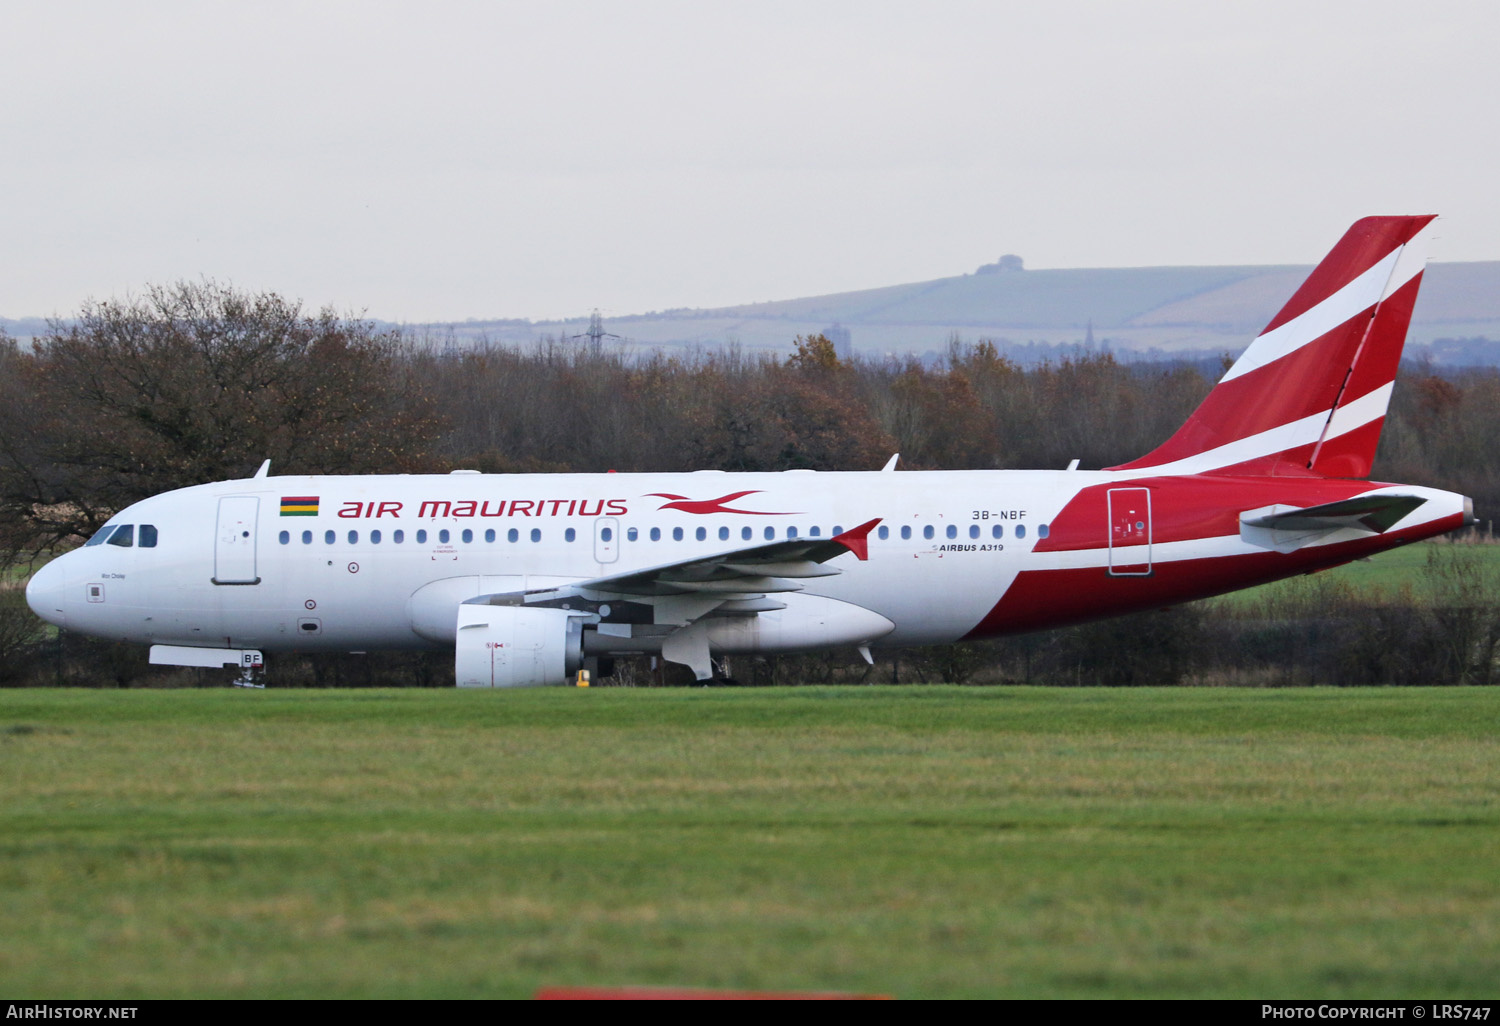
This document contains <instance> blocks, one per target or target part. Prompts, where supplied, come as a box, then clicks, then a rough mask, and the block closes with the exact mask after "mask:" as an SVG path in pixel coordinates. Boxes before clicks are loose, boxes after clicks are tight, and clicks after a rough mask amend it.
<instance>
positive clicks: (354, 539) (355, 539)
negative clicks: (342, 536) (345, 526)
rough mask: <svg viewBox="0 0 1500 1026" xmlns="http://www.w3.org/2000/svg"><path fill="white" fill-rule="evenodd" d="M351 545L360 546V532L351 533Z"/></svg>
mask: <svg viewBox="0 0 1500 1026" xmlns="http://www.w3.org/2000/svg"><path fill="white" fill-rule="evenodd" d="M349 544H350V545H358V544H359V532H358V531H350V532H349Z"/></svg>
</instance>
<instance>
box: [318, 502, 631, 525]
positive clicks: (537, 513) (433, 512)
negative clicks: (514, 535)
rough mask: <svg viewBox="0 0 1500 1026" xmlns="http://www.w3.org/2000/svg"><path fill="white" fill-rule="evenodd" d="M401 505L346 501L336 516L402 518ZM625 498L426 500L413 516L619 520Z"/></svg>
mask: <svg viewBox="0 0 1500 1026" xmlns="http://www.w3.org/2000/svg"><path fill="white" fill-rule="evenodd" d="M405 505H406V504H405V503H401V502H346V503H344V505H343V507H342V508H341V509H340V510H339V516H341V517H343V518H344V519H346V520H379V519H381V518H383V517H394V518H396V519H397V520H400V519H401V510H402V509H403V507H404V506H405ZM625 513H626V506H625V500H624V499H484V500H479V499H463V500H460V501H458V502H454V501H452V500H450V499H427V500H424V501H423V502H422V504H421V505H420V506H418V507H417V514H416V517H417V519H418V520H420V519H422V518H423V517H431V518H432V519H434V520H435V519H438V518H440V517H622V516H624V515H625Z"/></svg>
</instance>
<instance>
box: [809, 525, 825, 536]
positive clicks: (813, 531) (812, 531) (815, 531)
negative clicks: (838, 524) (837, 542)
mask: <svg viewBox="0 0 1500 1026" xmlns="http://www.w3.org/2000/svg"><path fill="white" fill-rule="evenodd" d="M822 533H823V529H822V528H821V527H809V528H808V529H807V536H808V537H809V538H817V537H818V536H819V535H821V534H822Z"/></svg>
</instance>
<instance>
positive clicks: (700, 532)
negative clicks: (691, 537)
mask: <svg viewBox="0 0 1500 1026" xmlns="http://www.w3.org/2000/svg"><path fill="white" fill-rule="evenodd" d="M694 533H695V535H696V536H697V538H698V540H699V541H702V540H703V539H705V538H707V537H708V531H707V530H706V529H705V528H702V527H700V528H698V530H697V531H696V532H694Z"/></svg>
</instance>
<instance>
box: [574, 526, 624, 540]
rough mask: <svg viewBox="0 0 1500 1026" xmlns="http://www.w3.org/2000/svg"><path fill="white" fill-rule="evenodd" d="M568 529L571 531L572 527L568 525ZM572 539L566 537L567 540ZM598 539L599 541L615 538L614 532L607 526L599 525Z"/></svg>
mask: <svg viewBox="0 0 1500 1026" xmlns="http://www.w3.org/2000/svg"><path fill="white" fill-rule="evenodd" d="M568 530H570V531H571V530H572V528H571V527H570V528H568ZM572 540H573V539H572V538H569V539H568V541H572ZM599 540H600V541H614V540H615V532H614V531H612V530H610V529H609V528H608V527H601V528H599Z"/></svg>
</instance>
